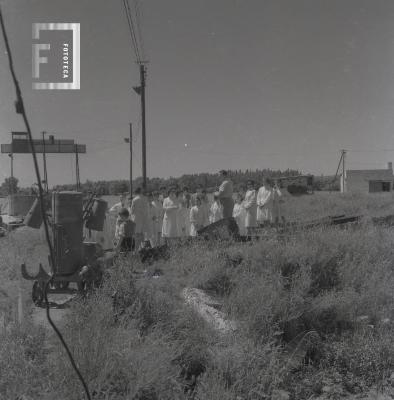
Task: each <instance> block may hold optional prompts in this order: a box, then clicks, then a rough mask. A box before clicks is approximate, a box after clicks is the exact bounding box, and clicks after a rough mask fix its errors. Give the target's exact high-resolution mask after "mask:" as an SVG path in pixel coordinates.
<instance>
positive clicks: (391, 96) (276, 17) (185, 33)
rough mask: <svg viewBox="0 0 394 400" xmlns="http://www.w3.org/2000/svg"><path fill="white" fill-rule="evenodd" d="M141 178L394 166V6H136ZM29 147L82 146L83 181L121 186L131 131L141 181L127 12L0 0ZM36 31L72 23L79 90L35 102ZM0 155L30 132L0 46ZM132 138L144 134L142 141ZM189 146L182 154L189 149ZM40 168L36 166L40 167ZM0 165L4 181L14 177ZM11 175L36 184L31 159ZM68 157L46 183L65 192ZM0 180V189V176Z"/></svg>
mask: <svg viewBox="0 0 394 400" xmlns="http://www.w3.org/2000/svg"><path fill="white" fill-rule="evenodd" d="M140 3H141V5H142V18H141V25H142V32H143V44H144V48H145V50H146V54H147V58H148V59H149V61H150V63H149V65H148V76H147V92H146V96H147V153H148V176H150V177H153V176H159V177H168V176H179V175H182V174H184V173H194V172H213V171H217V170H218V169H222V168H228V169H246V168H253V169H254V168H274V169H276V168H281V169H285V168H298V169H301V170H302V171H304V172H306V173H314V174H320V173H326V174H333V173H335V170H336V166H337V163H338V160H339V150H340V149H341V148H347V149H350V150H353V151H350V152H349V155H348V162H349V167H351V168H382V167H384V166H385V164H386V162H387V161H390V160H394V137H393V132H394V2H393V1H392V0H140ZM1 4H2V7H3V13H4V14H5V19H6V23H7V28H8V33H9V37H10V41H11V46H12V49H13V53H14V61H15V64H16V70H17V75H18V77H19V80H20V83H21V87H22V91H23V95H24V100H25V104H26V108H27V112H28V116H29V118H30V121H31V126H32V129H33V135H34V136H35V137H37V138H38V137H40V132H41V131H42V130H45V131H47V132H50V133H54V134H55V136H56V137H57V138H64V139H76V140H77V141H78V142H79V143H86V144H87V152H88V153H87V155H84V156H81V161H80V164H81V179H82V181H85V180H86V179H94V180H97V179H117V178H125V179H126V178H127V177H128V154H129V153H128V151H129V150H128V145H127V144H124V143H123V138H124V137H126V136H128V123H129V121H132V122H133V123H134V125H135V137H136V142H135V144H134V147H135V157H134V171H135V172H136V175H141V156H140V153H141V132H140V128H139V127H140V123H139V112H140V106H139V97H138V96H137V95H136V94H135V93H134V92H133V91H132V86H134V85H138V82H139V72H138V67H137V65H136V64H135V62H134V55H133V53H132V51H131V47H130V41H129V34H128V28H127V24H126V17H125V15H124V12H123V6H122V1H121V0H111V1H109V0H69V1H64V0H2V1H1ZM33 22H80V24H81V89H80V90H79V91H72V90H68V91H67V90H66V91H60V90H59V91H54V90H52V91H49V90H48V91H38V90H32V88H31V84H32V73H31V69H32V68H31V63H32V56H31V53H32V50H31V47H32V38H31V29H32V28H31V26H32V23H33ZM0 51H1V57H0V142H1V143H8V142H9V141H10V136H9V133H10V131H11V130H14V131H18V130H19V131H20V130H24V126H23V123H22V120H21V117H20V116H19V115H17V114H15V112H14V106H13V102H14V99H15V95H14V88H13V86H12V84H11V80H10V73H9V70H8V63H7V59H6V56H5V53H4V43H3V42H2V41H0ZM137 128H138V129H137ZM185 144H187V147H185ZM40 161H41V160H40ZM9 164H10V163H9V158H8V157H7V155H0V180H1V181H2V180H3V179H4V176H7V175H9ZM14 165H15V175H16V176H17V177H18V178H19V179H20V181H21V183H22V184H23V185H28V184H31V183H32V182H33V181H34V178H33V173H32V161H31V156H29V155H17V156H15V164H14ZM72 165H73V158H72V156H71V155H61V156H54V155H51V156H49V157H48V169H49V173H48V174H49V183H50V185H52V184H54V183H66V182H73V181H74V176H75V171H74V170H73V167H72ZM1 175H3V176H1Z"/></svg>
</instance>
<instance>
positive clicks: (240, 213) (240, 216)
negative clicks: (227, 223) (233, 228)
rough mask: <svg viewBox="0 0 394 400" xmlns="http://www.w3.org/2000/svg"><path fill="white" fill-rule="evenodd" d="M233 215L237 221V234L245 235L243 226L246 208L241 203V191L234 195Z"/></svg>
mask: <svg viewBox="0 0 394 400" xmlns="http://www.w3.org/2000/svg"><path fill="white" fill-rule="evenodd" d="M233 217H234V218H235V221H236V222H237V225H238V228H239V234H240V235H241V236H246V228H245V220H246V210H245V207H244V205H243V196H242V194H241V193H237V195H236V198H235V204H234V209H233Z"/></svg>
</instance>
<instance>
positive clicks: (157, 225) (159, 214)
mask: <svg viewBox="0 0 394 400" xmlns="http://www.w3.org/2000/svg"><path fill="white" fill-rule="evenodd" d="M151 211H152V214H153V215H152V221H153V230H154V232H155V241H154V244H155V245H156V246H159V245H160V242H161V228H162V224H163V204H162V202H161V201H160V199H159V193H158V192H153V200H152V209H151Z"/></svg>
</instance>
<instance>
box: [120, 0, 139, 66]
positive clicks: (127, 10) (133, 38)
mask: <svg viewBox="0 0 394 400" xmlns="http://www.w3.org/2000/svg"><path fill="white" fill-rule="evenodd" d="M123 6H124V10H125V14H126V18H127V25H128V27H129V34H130V38H131V43H132V47H133V50H134V54H135V57H136V60H137V63H141V57H140V51H139V47H138V40H137V36H136V33H135V28H134V22H133V18H132V16H131V10H130V5H129V2H128V0H123Z"/></svg>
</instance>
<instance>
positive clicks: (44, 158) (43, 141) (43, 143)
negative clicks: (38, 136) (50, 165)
mask: <svg viewBox="0 0 394 400" xmlns="http://www.w3.org/2000/svg"><path fill="white" fill-rule="evenodd" d="M45 135H46V132H45V131H43V132H42V146H43V149H42V161H43V165H44V188H45V191H46V192H47V193H48V173H47V158H46V153H45Z"/></svg>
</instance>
